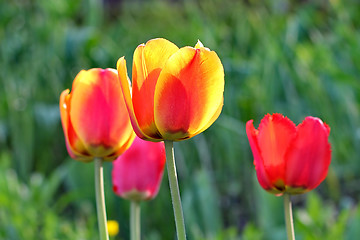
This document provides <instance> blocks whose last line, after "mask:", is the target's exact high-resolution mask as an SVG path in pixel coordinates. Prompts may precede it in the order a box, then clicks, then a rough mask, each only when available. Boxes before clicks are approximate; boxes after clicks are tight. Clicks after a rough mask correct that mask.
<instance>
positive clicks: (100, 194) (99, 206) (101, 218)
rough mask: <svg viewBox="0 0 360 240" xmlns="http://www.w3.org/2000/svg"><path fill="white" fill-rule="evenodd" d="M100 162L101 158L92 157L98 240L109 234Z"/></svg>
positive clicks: (106, 237) (107, 237) (107, 236)
mask: <svg viewBox="0 0 360 240" xmlns="http://www.w3.org/2000/svg"><path fill="white" fill-rule="evenodd" d="M102 163H103V160H102V159H101V158H94V166H95V195H96V210H97V217H98V225H99V232H100V240H109V234H108V229H107V225H106V209H105V196H104V176H103V166H102Z"/></svg>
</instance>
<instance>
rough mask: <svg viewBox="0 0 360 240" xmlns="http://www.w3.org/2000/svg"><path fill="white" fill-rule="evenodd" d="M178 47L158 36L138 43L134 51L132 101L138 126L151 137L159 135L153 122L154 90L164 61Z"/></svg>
mask: <svg viewBox="0 0 360 240" xmlns="http://www.w3.org/2000/svg"><path fill="white" fill-rule="evenodd" d="M178 49H179V48H178V47H177V46H176V45H175V44H173V43H172V42H170V41H168V40H166V39H162V38H158V39H153V40H150V41H148V42H147V43H146V45H144V44H141V45H139V46H138V47H137V48H136V50H135V52H134V57H133V59H134V61H133V72H132V102H133V108H134V113H135V116H136V119H137V122H138V125H139V127H140V128H141V129H142V131H143V132H144V133H145V134H146V135H148V136H150V137H151V138H155V139H158V138H159V137H160V136H159V134H158V131H157V129H156V126H155V122H154V91H155V85H156V82H157V80H158V77H159V74H160V72H161V70H162V68H163V67H164V65H165V62H166V61H167V60H168V59H169V58H170V56H171V55H172V54H174V53H175V52H176V51H177V50H178Z"/></svg>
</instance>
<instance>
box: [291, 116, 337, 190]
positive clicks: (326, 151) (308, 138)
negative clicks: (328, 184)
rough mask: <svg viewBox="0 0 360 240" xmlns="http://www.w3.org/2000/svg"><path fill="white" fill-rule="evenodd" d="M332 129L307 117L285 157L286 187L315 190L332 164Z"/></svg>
mask: <svg viewBox="0 0 360 240" xmlns="http://www.w3.org/2000/svg"><path fill="white" fill-rule="evenodd" d="M329 134H330V128H329V127H328V126H327V125H326V124H325V123H323V122H322V121H321V120H320V119H319V118H315V117H307V118H305V120H304V121H303V122H302V123H301V124H299V126H298V127H297V136H296V138H295V139H294V141H293V142H292V144H291V145H290V147H289V150H288V152H287V154H286V159H287V162H286V185H288V186H291V187H303V188H304V189H307V190H311V189H314V188H316V187H317V186H318V185H319V184H320V183H321V182H322V181H323V180H324V179H325V177H326V175H327V172H328V168H329V165H330V162H331V147H330V144H329V141H328V136H329Z"/></svg>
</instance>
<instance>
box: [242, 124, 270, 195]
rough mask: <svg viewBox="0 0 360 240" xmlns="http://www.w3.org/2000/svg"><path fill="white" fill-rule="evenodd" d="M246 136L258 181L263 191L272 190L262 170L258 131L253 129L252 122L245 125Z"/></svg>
mask: <svg viewBox="0 0 360 240" xmlns="http://www.w3.org/2000/svg"><path fill="white" fill-rule="evenodd" d="M246 134H247V137H248V139H249V143H250V148H251V150H252V153H253V156H254V165H255V170H256V175H257V178H258V181H259V183H260V185H261V187H263V188H264V189H265V190H269V189H272V188H273V185H272V183H271V182H270V181H269V179H268V176H267V173H266V171H265V168H264V162H263V159H262V156H261V152H260V148H259V145H258V141H257V136H258V134H259V131H258V130H256V129H255V128H254V124H253V120H249V121H248V122H247V123H246Z"/></svg>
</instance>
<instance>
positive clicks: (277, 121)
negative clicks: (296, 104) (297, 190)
mask: <svg viewBox="0 0 360 240" xmlns="http://www.w3.org/2000/svg"><path fill="white" fill-rule="evenodd" d="M295 135H296V126H295V124H294V123H293V122H292V121H291V120H290V119H288V118H286V117H284V116H283V115H281V114H273V115H270V114H267V115H266V116H265V117H264V118H263V119H262V120H261V123H260V125H259V134H258V138H257V139H258V146H259V149H260V152H261V156H262V160H263V164H264V168H265V171H266V172H267V175H268V178H269V180H270V182H272V184H273V185H274V186H275V187H276V188H278V189H279V190H284V188H285V153H286V149H287V148H288V146H289V145H290V143H291V141H292V140H293V139H294V137H295Z"/></svg>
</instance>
